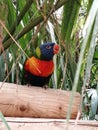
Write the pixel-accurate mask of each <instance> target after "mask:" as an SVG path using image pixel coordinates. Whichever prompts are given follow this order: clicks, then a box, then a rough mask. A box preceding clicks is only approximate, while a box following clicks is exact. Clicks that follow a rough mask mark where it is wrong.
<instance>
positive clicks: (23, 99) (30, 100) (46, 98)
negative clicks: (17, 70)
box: [0, 82, 80, 119]
mask: <svg viewBox="0 0 98 130" xmlns="http://www.w3.org/2000/svg"><path fill="white" fill-rule="evenodd" d="M1 85H2V82H0V86H1ZM70 94H71V92H70V91H65V90H56V89H49V88H48V89H44V88H40V87H27V86H22V85H16V84H12V83H4V85H3V87H2V88H1V89H0V111H1V112H2V113H3V114H4V116H10V117H36V118H39V117H40V118H66V114H67V111H68V107H69V99H70ZM79 105H80V94H79V93H76V94H75V98H74V103H73V106H72V114H71V119H74V118H76V116H77V112H78V109H79Z"/></svg>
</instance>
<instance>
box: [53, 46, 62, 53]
mask: <svg viewBox="0 0 98 130" xmlns="http://www.w3.org/2000/svg"><path fill="white" fill-rule="evenodd" d="M59 48H60V47H59V45H57V44H56V45H54V48H53V51H54V54H58V52H59Z"/></svg>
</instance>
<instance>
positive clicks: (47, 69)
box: [25, 56, 54, 77]
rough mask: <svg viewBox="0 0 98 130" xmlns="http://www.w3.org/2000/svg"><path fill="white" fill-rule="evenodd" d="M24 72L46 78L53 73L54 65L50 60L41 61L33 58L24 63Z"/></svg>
mask: <svg viewBox="0 0 98 130" xmlns="http://www.w3.org/2000/svg"><path fill="white" fill-rule="evenodd" d="M25 70H26V71H29V72H30V73H32V74H33V75H36V76H42V77H47V76H49V75H51V74H52V73H53V70H54V63H53V61H52V60H51V61H43V60H40V59H37V58H35V57H34V56H33V57H31V58H29V59H28V60H27V61H26V62H25Z"/></svg>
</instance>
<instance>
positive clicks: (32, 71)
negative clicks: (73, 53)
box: [23, 42, 59, 87]
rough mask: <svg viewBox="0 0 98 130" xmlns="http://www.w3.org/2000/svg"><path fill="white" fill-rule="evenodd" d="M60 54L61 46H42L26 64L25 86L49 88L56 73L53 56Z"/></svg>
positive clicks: (52, 44)
mask: <svg viewBox="0 0 98 130" xmlns="http://www.w3.org/2000/svg"><path fill="white" fill-rule="evenodd" d="M58 53H59V45H58V44H56V43H53V42H46V43H43V44H40V45H39V46H38V47H37V48H36V49H35V54H34V55H32V56H31V57H29V58H28V59H26V60H25V62H24V67H23V68H24V74H23V79H24V81H25V84H28V85H31V86H37V87H44V86H47V84H48V83H49V80H50V78H51V75H52V74H53V71H54V62H53V56H54V55H55V54H58Z"/></svg>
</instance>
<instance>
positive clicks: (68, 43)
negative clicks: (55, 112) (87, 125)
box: [0, 0, 98, 119]
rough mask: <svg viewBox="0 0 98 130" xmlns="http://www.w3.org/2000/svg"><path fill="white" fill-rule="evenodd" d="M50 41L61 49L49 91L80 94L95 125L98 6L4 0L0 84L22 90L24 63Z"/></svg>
mask: <svg viewBox="0 0 98 130" xmlns="http://www.w3.org/2000/svg"><path fill="white" fill-rule="evenodd" d="M8 30H9V32H8ZM9 34H10V35H11V36H13V38H14V39H13V38H11V36H9ZM14 40H15V41H16V42H15V41H14ZM48 41H52V42H56V43H57V44H59V45H60V53H59V54H58V56H56V57H54V62H55V70H54V74H53V76H52V78H51V80H50V83H49V86H50V87H53V88H58V89H64V90H72V91H78V92H80V93H81V95H82V98H83V99H84V102H83V104H84V105H85V106H86V107H87V108H89V111H88V110H87V111H85V110H84V109H83V110H84V115H83V118H84V117H85V115H88V117H89V119H95V115H96V111H97V105H98V96H97V94H96V93H97V91H98V90H97V88H98V1H97V0H51V1H49V0H0V81H2V82H11V83H17V84H21V80H22V69H23V64H24V61H25V59H26V58H27V57H28V56H29V55H31V54H33V52H34V50H35V48H36V47H37V46H38V45H40V44H41V43H44V42H48ZM82 88H83V89H82ZM95 94H96V97H94V96H95ZM95 99H96V100H95ZM94 105H95V107H94V108H93V106H94Z"/></svg>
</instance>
